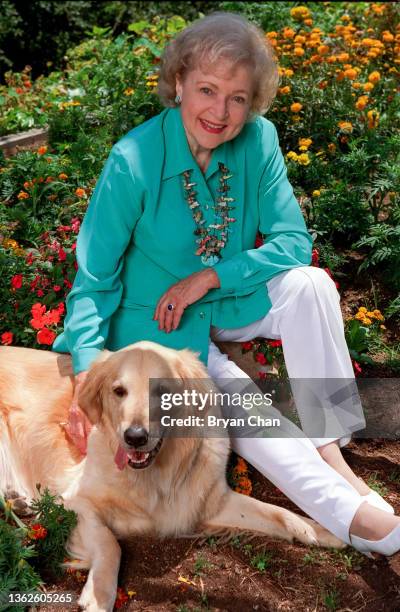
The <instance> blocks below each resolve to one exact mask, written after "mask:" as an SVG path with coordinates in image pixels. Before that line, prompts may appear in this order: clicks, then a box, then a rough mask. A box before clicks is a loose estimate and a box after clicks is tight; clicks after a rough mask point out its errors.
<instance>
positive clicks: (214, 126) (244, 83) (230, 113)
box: [176, 60, 253, 155]
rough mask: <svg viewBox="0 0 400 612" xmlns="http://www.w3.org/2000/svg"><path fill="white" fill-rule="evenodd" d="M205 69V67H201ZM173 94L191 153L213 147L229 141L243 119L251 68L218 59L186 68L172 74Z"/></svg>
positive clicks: (248, 104) (248, 101) (250, 92)
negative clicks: (177, 99) (215, 63)
mask: <svg viewBox="0 0 400 612" xmlns="http://www.w3.org/2000/svg"><path fill="white" fill-rule="evenodd" d="M204 70H205V69H204ZM176 93H177V94H179V95H180V97H181V98H182V103H181V113H182V120H183V123H184V126H185V130H186V134H187V137H188V141H189V145H190V148H191V150H192V152H193V153H194V154H195V155H196V153H200V152H201V151H204V149H208V150H210V149H215V147H218V145H220V144H222V143H223V142H226V141H227V140H232V138H235V136H237V135H238V134H239V132H240V131H241V129H242V127H243V125H244V124H245V122H246V119H247V117H248V113H249V110H250V107H251V102H252V97H253V82H252V71H251V69H250V68H249V67H248V66H246V65H244V64H239V65H237V66H234V65H233V64H232V62H230V61H229V60H221V61H220V62H219V65H218V66H217V67H215V66H213V67H212V68H209V69H207V72H203V70H202V69H201V68H200V67H198V68H196V69H194V70H190V71H189V72H188V73H187V74H186V76H185V79H184V80H181V79H180V76H179V75H177V77H176Z"/></svg>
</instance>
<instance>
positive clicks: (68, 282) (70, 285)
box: [64, 278, 72, 289]
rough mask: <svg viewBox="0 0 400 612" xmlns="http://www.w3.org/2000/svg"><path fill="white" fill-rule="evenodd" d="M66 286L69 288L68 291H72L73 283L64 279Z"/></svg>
mask: <svg viewBox="0 0 400 612" xmlns="http://www.w3.org/2000/svg"><path fill="white" fill-rule="evenodd" d="M64 285H65V286H66V287H68V289H71V287H72V283H71V282H70V281H69V280H68V278H64Z"/></svg>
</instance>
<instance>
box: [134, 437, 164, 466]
mask: <svg viewBox="0 0 400 612" xmlns="http://www.w3.org/2000/svg"><path fill="white" fill-rule="evenodd" d="M162 442H163V440H162V438H160V440H159V441H158V442H157V444H156V446H155V447H154V448H153V450H151V451H149V452H148V453H144V452H143V451H137V450H129V451H127V455H128V465H129V466H130V467H131V468H133V469H134V470H143V469H144V468H147V467H148V466H149V465H150V464H151V463H153V461H154V459H155V458H156V456H157V455H158V452H159V450H160V448H161V445H162Z"/></svg>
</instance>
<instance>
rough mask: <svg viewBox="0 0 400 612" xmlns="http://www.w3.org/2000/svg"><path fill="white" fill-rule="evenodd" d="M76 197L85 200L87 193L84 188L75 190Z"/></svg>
mask: <svg viewBox="0 0 400 612" xmlns="http://www.w3.org/2000/svg"><path fill="white" fill-rule="evenodd" d="M75 195H77V196H78V198H84V197H85V195H86V191H85V190H84V189H83V188H82V187H78V188H77V189H75Z"/></svg>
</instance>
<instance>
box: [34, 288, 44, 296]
mask: <svg viewBox="0 0 400 612" xmlns="http://www.w3.org/2000/svg"><path fill="white" fill-rule="evenodd" d="M36 295H37V296H38V297H43V296H44V291H43V290H42V289H38V290H37V291H36Z"/></svg>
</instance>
